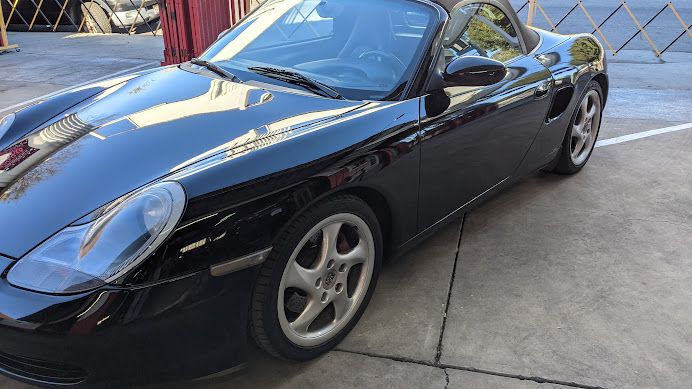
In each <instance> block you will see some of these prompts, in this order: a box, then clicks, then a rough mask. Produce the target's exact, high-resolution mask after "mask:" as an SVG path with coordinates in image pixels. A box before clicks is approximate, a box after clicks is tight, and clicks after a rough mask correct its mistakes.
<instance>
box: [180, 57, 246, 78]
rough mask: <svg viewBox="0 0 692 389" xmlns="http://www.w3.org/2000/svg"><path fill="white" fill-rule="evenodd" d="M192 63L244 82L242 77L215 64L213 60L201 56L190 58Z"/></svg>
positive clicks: (224, 76)
mask: <svg viewBox="0 0 692 389" xmlns="http://www.w3.org/2000/svg"><path fill="white" fill-rule="evenodd" d="M190 63H192V64H193V65H197V66H204V67H205V68H207V69H209V70H210V71H212V72H214V73H216V74H218V75H219V76H221V77H223V78H227V79H229V80H231V81H233V82H243V81H242V80H241V79H240V78H238V76H236V75H235V74H233V73H231V72H229V71H228V70H225V69H223V68H221V67H220V66H218V65H216V64H214V63H213V62H209V61H206V60H203V59H199V58H193V59H191V60H190Z"/></svg>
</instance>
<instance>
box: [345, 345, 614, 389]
mask: <svg viewBox="0 0 692 389" xmlns="http://www.w3.org/2000/svg"><path fill="white" fill-rule="evenodd" d="M334 351H335V352H341V353H348V354H355V355H362V356H365V357H369V358H380V359H387V360H390V361H393V362H400V363H412V364H415V365H422V366H428V367H434V368H437V369H442V370H443V371H444V373H445V375H446V376H447V380H449V375H448V373H447V371H446V370H447V369H450V370H459V371H468V372H472V373H480V374H487V375H492V376H497V377H504V378H513V379H517V380H521V381H533V382H535V383H538V384H553V385H562V386H569V387H573V388H583V389H605V388H604V387H602V386H592V385H585V384H580V383H578V382H569V381H561V380H554V379H551V378H545V377H540V376H525V375H521V374H512V373H504V372H500V371H493V370H485V369H478V368H475V367H470V366H457V365H450V364H447V363H439V362H429V361H423V360H419V359H413V358H407V357H401V356H395V355H386V354H377V353H371V352H364V351H351V350H343V349H340V348H336V349H334ZM447 383H448V384H449V381H447Z"/></svg>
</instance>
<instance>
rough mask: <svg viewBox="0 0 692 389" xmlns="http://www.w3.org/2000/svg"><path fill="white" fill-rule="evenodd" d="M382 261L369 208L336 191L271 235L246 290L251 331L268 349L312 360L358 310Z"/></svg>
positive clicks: (346, 327)
mask: <svg viewBox="0 0 692 389" xmlns="http://www.w3.org/2000/svg"><path fill="white" fill-rule="evenodd" d="M381 262H382V236H381V233H380V228H379V223H378V220H377V218H376V216H375V214H374V212H373V211H372V210H371V209H370V208H369V207H368V206H367V204H365V203H364V202H363V201H362V200H360V199H359V198H357V197H354V196H350V195H341V196H337V197H333V198H331V199H328V200H326V201H323V202H321V203H319V204H317V205H316V206H314V207H312V208H311V209H309V210H307V211H306V212H305V213H303V214H302V215H300V216H299V217H298V218H297V219H296V220H295V221H293V222H292V223H291V225H290V226H289V227H288V228H287V229H286V231H285V232H284V234H283V235H282V236H281V238H279V240H278V241H277V242H276V244H275V246H274V249H273V250H272V253H271V254H270V256H269V258H267V261H266V262H265V263H264V264H263V265H262V268H261V270H260V274H259V277H258V280H257V282H256V285H255V290H254V292H253V301H252V312H251V332H252V334H253V337H254V338H255V341H256V343H257V344H258V345H259V346H260V347H261V348H262V349H264V350H265V351H267V352H269V353H270V354H272V355H274V356H277V357H281V358H285V359H291V360H307V359H312V358H315V357H317V356H319V355H320V354H322V353H324V352H326V351H328V350H330V349H331V348H333V347H334V346H335V345H336V344H338V343H339V342H340V341H341V340H342V339H343V338H344V337H345V336H346V334H348V332H349V331H350V330H351V329H352V328H353V326H354V325H355V324H356V322H357V321H358V319H359V318H360V316H361V315H362V314H363V311H364V310H365V308H366V306H367V304H368V302H369V300H370V297H371V296H372V292H373V290H374V288H375V284H376V282H377V277H378V275H379V270H380V265H381Z"/></svg>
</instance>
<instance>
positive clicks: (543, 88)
mask: <svg viewBox="0 0 692 389" xmlns="http://www.w3.org/2000/svg"><path fill="white" fill-rule="evenodd" d="M552 85H553V83H552V81H543V82H542V83H541V85H539V86H537V87H536V91H535V92H534V94H535V96H536V99H542V98H544V97H545V96H547V95H548V92H550V87H551V86H552Z"/></svg>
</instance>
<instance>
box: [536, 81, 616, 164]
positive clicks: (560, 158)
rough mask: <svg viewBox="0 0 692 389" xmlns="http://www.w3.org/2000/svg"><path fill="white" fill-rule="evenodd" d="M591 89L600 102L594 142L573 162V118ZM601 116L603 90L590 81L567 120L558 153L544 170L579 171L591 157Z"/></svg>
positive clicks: (576, 115)
mask: <svg viewBox="0 0 692 389" xmlns="http://www.w3.org/2000/svg"><path fill="white" fill-rule="evenodd" d="M591 91H596V92H597V93H598V96H599V98H600V104H601V107H600V109H599V111H598V124H597V128H596V133H595V134H594V137H595V138H594V142H593V144H592V145H591V146H590V148H589V150H588V155H587V157H586V159H585V160H584V161H583V162H581V163H579V164H575V163H574V161H573V160H572V155H571V151H572V150H571V143H570V142H571V138H572V126H573V125H574V123H575V120H576V119H577V117H578V114H579V107H580V104H581V102H582V100H583V99H584V98H585V96H587V95H588V94H589V92H591ZM602 116H603V90H602V89H601V85H600V84H599V83H598V82H597V81H591V82H590V83H589V84H588V85H587V87H586V88H585V89H584V92H583V93H582V95H581V96H579V104H577V107H576V108H575V110H574V112H573V113H572V117H571V119H570V121H569V125H568V126H567V130H566V131H565V137H564V138H563V140H562V146H561V148H560V152H559V153H558V155H557V156H556V157H555V160H554V161H553V162H551V163H550V164H549V165H548V167H546V168H545V169H544V171H547V172H551V173H557V174H575V173H577V172H579V171H580V170H581V169H582V168H583V167H584V166H585V165H586V163H587V162H588V161H589V159H590V158H591V154H592V153H593V149H594V146H595V145H596V139H598V133H599V131H600V127H601V119H602Z"/></svg>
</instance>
